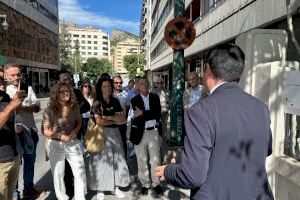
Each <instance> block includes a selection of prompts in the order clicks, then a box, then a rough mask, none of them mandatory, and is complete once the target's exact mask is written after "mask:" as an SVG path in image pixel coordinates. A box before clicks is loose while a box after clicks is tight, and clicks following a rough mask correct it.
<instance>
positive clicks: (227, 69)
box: [205, 43, 245, 82]
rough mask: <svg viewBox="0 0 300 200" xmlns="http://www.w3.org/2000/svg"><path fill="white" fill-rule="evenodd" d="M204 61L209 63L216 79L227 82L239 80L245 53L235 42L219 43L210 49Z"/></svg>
mask: <svg viewBox="0 0 300 200" xmlns="http://www.w3.org/2000/svg"><path fill="white" fill-rule="evenodd" d="M205 63H208V64H209V65H210V68H211V71H212V74H213V76H214V77H215V78H216V79H221V80H223V81H229V82H239V80H240V77H241V75H242V73H243V70H244V65H245V55H244V53H243V51H242V50H241V49H240V47H238V46H237V45H235V44H232V43H226V44H221V45H218V46H216V47H215V48H213V49H212V50H210V51H209V52H208V53H207V55H206V57H205Z"/></svg>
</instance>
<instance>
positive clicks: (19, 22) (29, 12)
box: [0, 0, 59, 93]
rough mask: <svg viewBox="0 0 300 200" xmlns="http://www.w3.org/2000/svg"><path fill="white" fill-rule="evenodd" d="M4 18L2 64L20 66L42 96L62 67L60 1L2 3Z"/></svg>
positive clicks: (0, 41)
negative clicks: (59, 19) (60, 64)
mask: <svg viewBox="0 0 300 200" xmlns="http://www.w3.org/2000/svg"><path fill="white" fill-rule="evenodd" d="M0 15H5V17H6V21H7V23H8V29H7V30H4V29H3V28H2V27H1V26H0V44H1V45H0V54H1V58H2V59H1V61H2V63H1V64H5V63H7V62H13V63H18V64H19V65H20V66H21V67H22V71H23V73H28V74H29V80H30V84H31V85H32V86H33V89H34V90H35V91H36V93H40V92H41V91H42V90H43V88H44V87H49V86H51V85H52V83H54V80H55V72H56V70H58V68H59V49H58V1H57V0H50V1H43V0H30V1H29V0H19V1H11V0H0ZM1 20H3V19H1ZM2 22H3V21H1V23H2Z"/></svg>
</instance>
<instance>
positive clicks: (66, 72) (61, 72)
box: [56, 69, 72, 80]
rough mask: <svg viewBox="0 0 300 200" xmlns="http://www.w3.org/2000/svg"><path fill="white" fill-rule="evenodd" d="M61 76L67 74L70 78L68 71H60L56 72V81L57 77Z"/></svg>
mask: <svg viewBox="0 0 300 200" xmlns="http://www.w3.org/2000/svg"><path fill="white" fill-rule="evenodd" d="M61 74H69V76H70V77H71V78H72V76H71V73H70V72H69V71H68V70H65V69H62V70H59V71H57V73H56V80H59V76H60V75H61Z"/></svg>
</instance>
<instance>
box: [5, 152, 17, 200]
mask: <svg viewBox="0 0 300 200" xmlns="http://www.w3.org/2000/svg"><path fill="white" fill-rule="evenodd" d="M20 165H21V159H20V157H19V156H18V157H16V158H15V159H14V160H12V161H9V162H3V163H0V200H12V198H13V192H14V189H15V188H16V185H17V181H18V177H19V171H20Z"/></svg>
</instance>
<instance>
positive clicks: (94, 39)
mask: <svg viewBox="0 0 300 200" xmlns="http://www.w3.org/2000/svg"><path fill="white" fill-rule="evenodd" d="M66 30H67V32H68V34H69V36H70V39H71V46H72V47H71V52H72V54H73V53H74V52H75V49H74V47H75V44H76V41H77V40H78V42H79V46H80V49H79V50H80V58H81V62H82V63H86V61H87V59H88V58H92V57H94V58H99V59H101V58H107V59H109V60H110V59H111V58H110V57H111V56H110V40H109V34H108V33H105V32H102V31H101V30H100V29H96V28H94V27H92V26H89V27H86V28H83V27H79V26H77V25H76V24H75V23H69V24H67V26H66Z"/></svg>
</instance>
